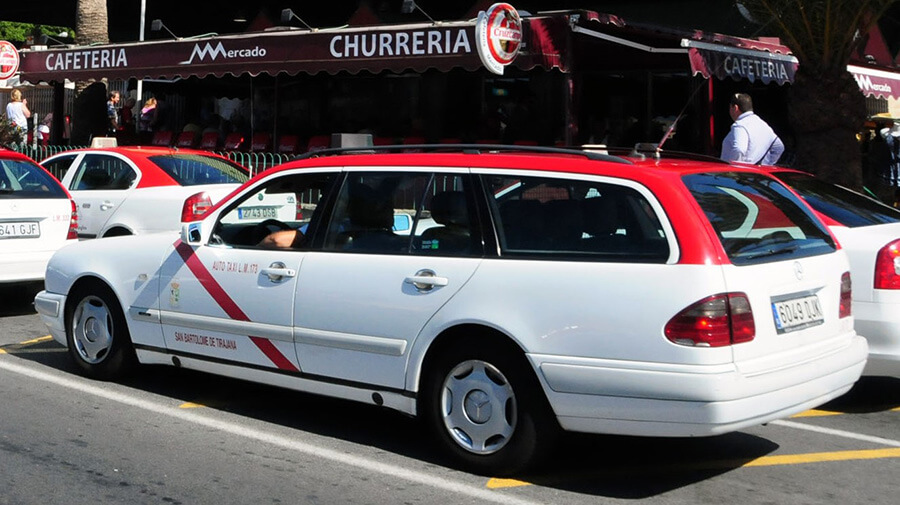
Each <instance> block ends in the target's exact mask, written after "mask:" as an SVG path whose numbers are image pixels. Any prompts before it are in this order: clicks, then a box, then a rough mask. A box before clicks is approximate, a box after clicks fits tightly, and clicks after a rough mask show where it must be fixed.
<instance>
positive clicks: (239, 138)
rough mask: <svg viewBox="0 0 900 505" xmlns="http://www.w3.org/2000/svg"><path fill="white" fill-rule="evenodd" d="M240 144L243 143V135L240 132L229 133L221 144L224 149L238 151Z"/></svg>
mask: <svg viewBox="0 0 900 505" xmlns="http://www.w3.org/2000/svg"><path fill="white" fill-rule="evenodd" d="M242 145H244V136H243V135H241V134H240V133H229V134H228V135H226V136H225V144H223V145H222V148H223V149H225V150H226V151H240V150H241V146H242Z"/></svg>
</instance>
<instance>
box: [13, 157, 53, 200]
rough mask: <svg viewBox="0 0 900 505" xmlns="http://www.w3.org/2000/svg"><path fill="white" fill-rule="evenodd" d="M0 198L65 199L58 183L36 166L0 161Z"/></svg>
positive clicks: (28, 163) (23, 162)
mask: <svg viewBox="0 0 900 505" xmlns="http://www.w3.org/2000/svg"><path fill="white" fill-rule="evenodd" d="M0 198H67V196H66V192H65V191H64V190H63V188H62V186H61V185H60V184H59V182H58V181H57V180H56V179H54V178H53V176H51V175H50V174H48V173H47V172H45V171H44V170H42V169H41V167H39V166H37V165H36V164H34V163H32V162H30V161H25V160H0Z"/></svg>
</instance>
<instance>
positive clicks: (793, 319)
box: [772, 295, 825, 333]
mask: <svg viewBox="0 0 900 505" xmlns="http://www.w3.org/2000/svg"><path fill="white" fill-rule="evenodd" d="M772 314H773V315H774V316H775V329H776V330H777V331H778V333H788V332H791V331H797V330H802V329H803V328H809V327H810V326H816V325H818V324H822V323H824V322H825V314H823V313H822V306H821V305H820V304H819V297H818V296H816V295H809V296H803V297H800V298H791V299H789V300H781V301H778V302H772Z"/></svg>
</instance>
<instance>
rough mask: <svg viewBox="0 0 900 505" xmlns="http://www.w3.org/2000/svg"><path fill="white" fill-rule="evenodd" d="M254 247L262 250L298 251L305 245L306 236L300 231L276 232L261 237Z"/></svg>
mask: <svg viewBox="0 0 900 505" xmlns="http://www.w3.org/2000/svg"><path fill="white" fill-rule="evenodd" d="M256 245H257V246H258V247H262V248H263V249H300V248H302V247H303V246H305V245H306V235H305V234H304V233H303V231H301V230H278V231H273V232H272V233H270V234H268V235H266V236H265V237H263V239H262V240H260V241H259V243H258V244H256Z"/></svg>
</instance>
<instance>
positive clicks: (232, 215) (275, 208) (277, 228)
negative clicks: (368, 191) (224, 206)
mask: <svg viewBox="0 0 900 505" xmlns="http://www.w3.org/2000/svg"><path fill="white" fill-rule="evenodd" d="M337 176H338V175H337V173H322V174H293V175H282V176H279V177H276V178H273V179H271V180H269V181H266V182H264V183H263V184H262V185H260V186H258V187H257V188H256V189H255V190H253V191H251V192H250V193H248V194H247V195H245V196H244V197H243V198H241V199H240V200H238V201H237V202H236V203H234V204H233V205H231V207H230V208H229V209H228V210H226V211H225V212H223V213H222V215H221V216H220V217H219V222H218V223H217V224H216V231H215V234H214V237H213V240H214V241H216V242H218V243H220V244H224V245H229V246H236V247H263V244H261V242H262V241H263V240H264V239H266V238H267V237H270V236H273V234H276V233H278V232H280V235H279V236H280V237H282V238H283V239H286V240H282V241H280V242H279V243H272V244H270V245H268V247H285V248H293V249H306V248H307V247H308V245H309V243H310V241H311V238H312V236H313V235H314V234H315V233H316V230H317V228H318V226H319V223H320V222H321V221H322V219H323V218H322V216H321V214H322V209H323V207H322V206H321V205H320V203H323V202H322V200H323V199H324V198H325V195H326V194H327V192H328V191H329V188H330V187H331V186H332V184H334V181H335V180H336V179H337Z"/></svg>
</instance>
